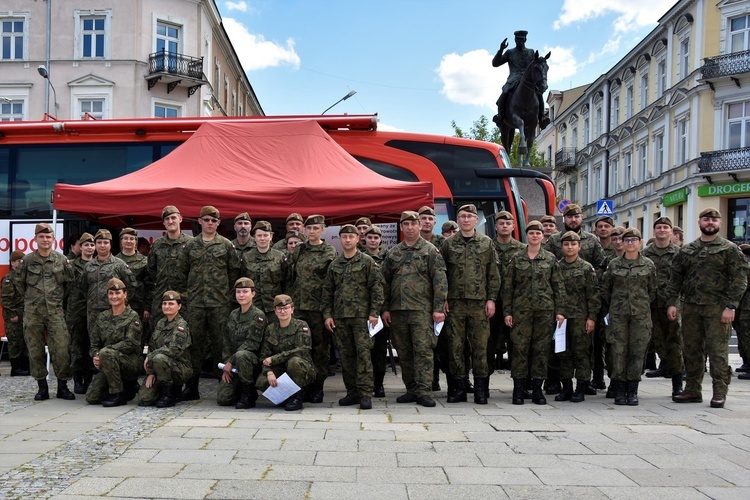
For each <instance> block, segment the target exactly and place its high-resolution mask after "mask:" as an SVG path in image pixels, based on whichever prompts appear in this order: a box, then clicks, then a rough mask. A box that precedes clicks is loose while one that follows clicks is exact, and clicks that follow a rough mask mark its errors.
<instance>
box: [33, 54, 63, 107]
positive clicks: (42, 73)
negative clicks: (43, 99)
mask: <svg viewBox="0 0 750 500" xmlns="http://www.w3.org/2000/svg"><path fill="white" fill-rule="evenodd" d="M36 70H37V72H38V73H39V76H41V77H42V78H44V79H45V80H47V84H48V85H49V86H50V87H52V95H53V96H54V100H55V114H57V107H58V106H57V90H55V86H54V85H52V80H50V79H49V71H47V68H46V67H45V66H44V64H41V65H40V66H39V67H38V68H37V69H36ZM46 106H47V114H49V100H47V103H46Z"/></svg>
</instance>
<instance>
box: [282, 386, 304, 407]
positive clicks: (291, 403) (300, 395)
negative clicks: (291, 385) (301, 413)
mask: <svg viewBox="0 0 750 500" xmlns="http://www.w3.org/2000/svg"><path fill="white" fill-rule="evenodd" d="M304 399H305V391H304V389H300V390H299V391H297V392H296V393H295V394H294V395H293V396H292V397H291V398H289V399H288V400H287V402H286V404H285V405H284V409H285V410H286V411H297V410H301V409H302V408H304V405H303V404H302V401H303V400H304Z"/></svg>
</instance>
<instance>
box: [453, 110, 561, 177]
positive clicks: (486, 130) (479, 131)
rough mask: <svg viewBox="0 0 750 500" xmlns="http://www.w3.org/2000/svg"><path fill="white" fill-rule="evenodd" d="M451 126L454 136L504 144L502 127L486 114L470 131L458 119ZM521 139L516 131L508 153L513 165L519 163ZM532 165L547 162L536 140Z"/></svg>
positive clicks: (542, 165) (532, 151) (543, 165)
mask: <svg viewBox="0 0 750 500" xmlns="http://www.w3.org/2000/svg"><path fill="white" fill-rule="evenodd" d="M451 128H452V129H453V136H454V137H463V138H465V139H475V140H477V141H487V142H494V143H495V144H500V145H502V143H503V141H502V140H501V138H500V129H499V128H497V125H495V124H494V122H493V123H491V124H490V120H489V119H488V118H487V117H486V116H485V115H481V116H480V117H479V119H478V120H475V121H474V123H472V125H471V128H470V129H469V131H468V132H465V131H464V130H463V129H462V128H461V127H459V126H458V124H456V120H451ZM520 141H521V136H520V135H519V134H518V133H516V134H515V135H514V136H513V144H512V145H511V147H510V151H509V152H508V155H509V156H510V162H511V164H512V165H513V166H517V165H518V144H519V143H520ZM531 166H532V167H545V166H547V163H546V162H545V161H544V158H543V157H542V154H541V153H540V152H539V151H538V150H537V147H536V142H534V143H533V144H532V145H531Z"/></svg>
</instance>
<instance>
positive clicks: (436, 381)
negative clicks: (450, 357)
mask: <svg viewBox="0 0 750 500" xmlns="http://www.w3.org/2000/svg"><path fill="white" fill-rule="evenodd" d="M432 390H433V391H439V390H440V368H438V366H437V364H435V368H433V369H432Z"/></svg>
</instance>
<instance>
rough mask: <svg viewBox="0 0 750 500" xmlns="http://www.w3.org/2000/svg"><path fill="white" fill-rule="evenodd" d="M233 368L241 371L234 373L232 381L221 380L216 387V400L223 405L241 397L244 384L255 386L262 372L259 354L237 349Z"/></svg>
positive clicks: (230, 403)
mask: <svg viewBox="0 0 750 500" xmlns="http://www.w3.org/2000/svg"><path fill="white" fill-rule="evenodd" d="M232 367H233V368H237V371H238V372H239V373H234V374H233V375H232V381H231V382H224V381H221V380H220V381H219V387H218V388H217V389H216V402H217V403H218V404H220V405H221V406H227V405H233V404H234V403H236V402H237V400H238V399H239V398H240V394H241V393H242V386H243V385H251V386H255V379H256V377H257V376H258V373H260V361H258V356H257V355H256V354H255V353H254V352H251V351H237V352H236V353H235V354H234V364H232Z"/></svg>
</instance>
